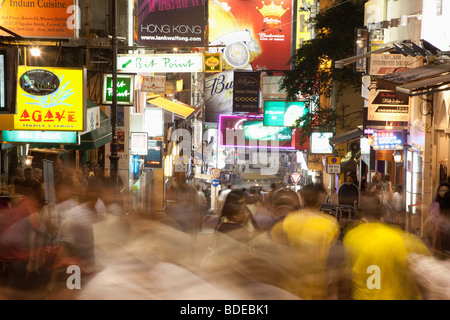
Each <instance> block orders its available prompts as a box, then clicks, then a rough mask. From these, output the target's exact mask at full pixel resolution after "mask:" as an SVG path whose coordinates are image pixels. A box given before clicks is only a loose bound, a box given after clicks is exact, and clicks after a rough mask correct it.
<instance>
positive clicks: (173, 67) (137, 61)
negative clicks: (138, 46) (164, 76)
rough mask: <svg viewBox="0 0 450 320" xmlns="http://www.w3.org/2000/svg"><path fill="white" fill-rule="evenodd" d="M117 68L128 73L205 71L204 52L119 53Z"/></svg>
mask: <svg viewBox="0 0 450 320" xmlns="http://www.w3.org/2000/svg"><path fill="white" fill-rule="evenodd" d="M117 70H118V71H121V72H127V73H152V72H158V73H166V72H174V73H175V72H203V54H201V53H180V54H174V53H171V54H119V55H117Z"/></svg>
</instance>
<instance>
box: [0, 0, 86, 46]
mask: <svg viewBox="0 0 450 320" xmlns="http://www.w3.org/2000/svg"><path fill="white" fill-rule="evenodd" d="M80 13H81V12H80V9H79V7H78V1H77V0H58V1H43V0H29V1H23V0H19V1H9V0H8V1H4V0H3V1H1V4H0V25H1V26H2V27H4V28H6V29H8V30H10V31H12V32H14V33H16V34H18V35H20V36H22V37H27V38H39V39H43V38H57V39H62V38H76V37H78V29H79V23H78V21H79V19H80ZM0 35H1V36H5V35H6V36H11V34H9V33H8V32H6V31H0Z"/></svg>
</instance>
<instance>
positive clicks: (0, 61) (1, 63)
mask: <svg viewBox="0 0 450 320" xmlns="http://www.w3.org/2000/svg"><path fill="white" fill-rule="evenodd" d="M6 103H7V100H6V53H5V52H0V110H1V111H3V110H5V109H6Z"/></svg>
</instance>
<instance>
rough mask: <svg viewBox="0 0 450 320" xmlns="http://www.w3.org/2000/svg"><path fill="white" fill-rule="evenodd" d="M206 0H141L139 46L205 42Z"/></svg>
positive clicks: (138, 19) (196, 44) (138, 17)
mask: <svg viewBox="0 0 450 320" xmlns="http://www.w3.org/2000/svg"><path fill="white" fill-rule="evenodd" d="M205 1H206V0H199V1H197V0H196V1H173V0H138V11H137V12H138V13H137V25H136V29H137V30H136V32H135V37H136V39H135V40H136V42H137V44H138V45H139V46H168V45H169V46H172V45H176V46H181V45H187V46H204V45H205V20H206V19H205V10H206V5H205Z"/></svg>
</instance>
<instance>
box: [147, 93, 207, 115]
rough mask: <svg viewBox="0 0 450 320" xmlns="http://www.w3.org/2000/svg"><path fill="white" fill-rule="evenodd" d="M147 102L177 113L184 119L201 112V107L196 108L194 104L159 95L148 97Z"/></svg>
mask: <svg viewBox="0 0 450 320" xmlns="http://www.w3.org/2000/svg"><path fill="white" fill-rule="evenodd" d="M147 102H148V103H151V104H153V105H155V106H157V107H159V108H162V109H164V110H166V111H169V112H172V113H175V114H176V115H178V116H180V117H182V118H184V119H187V118H189V117H191V116H194V115H198V113H199V112H200V109H199V108H194V107H193V106H190V105H188V104H185V103H183V102H180V101H170V100H167V99H164V98H163V97H159V96H156V97H147Z"/></svg>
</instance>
